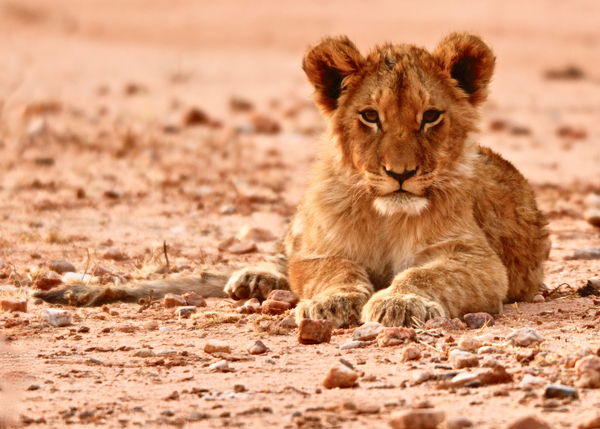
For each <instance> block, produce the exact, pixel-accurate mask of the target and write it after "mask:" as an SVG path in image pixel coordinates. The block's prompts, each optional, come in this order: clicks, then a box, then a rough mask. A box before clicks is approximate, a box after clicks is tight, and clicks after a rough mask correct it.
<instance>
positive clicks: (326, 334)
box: [298, 319, 333, 344]
mask: <svg viewBox="0 0 600 429" xmlns="http://www.w3.org/2000/svg"><path fill="white" fill-rule="evenodd" d="M332 332H333V323H331V322H330V321H329V320H323V319H317V320H313V319H302V321H301V322H300V324H299V325H298V342H299V343H300V344H319V343H328V342H329V341H330V340H331V334H332Z"/></svg>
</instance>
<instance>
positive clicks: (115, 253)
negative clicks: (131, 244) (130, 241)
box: [101, 247, 127, 261]
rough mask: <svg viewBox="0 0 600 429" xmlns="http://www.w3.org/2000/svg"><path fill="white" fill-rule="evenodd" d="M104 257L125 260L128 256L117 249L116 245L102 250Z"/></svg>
mask: <svg viewBox="0 0 600 429" xmlns="http://www.w3.org/2000/svg"><path fill="white" fill-rule="evenodd" d="M101 258H102V259H108V260H111V261H124V260H126V259H127V256H126V255H125V254H124V253H123V252H121V251H120V250H119V249H115V248H114V247H109V248H108V249H105V250H104V252H102V256H101Z"/></svg>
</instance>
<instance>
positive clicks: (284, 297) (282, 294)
mask: <svg viewBox="0 0 600 429" xmlns="http://www.w3.org/2000/svg"><path fill="white" fill-rule="evenodd" d="M269 299H272V300H274V301H281V302H287V303H289V304H290V306H291V307H292V308H293V307H295V306H296V305H298V303H299V302H300V298H298V297H297V296H296V295H295V294H294V292H292V291H289V290H283V289H275V290H274V291H272V292H271V293H270V294H269V296H268V297H267V300H269Z"/></svg>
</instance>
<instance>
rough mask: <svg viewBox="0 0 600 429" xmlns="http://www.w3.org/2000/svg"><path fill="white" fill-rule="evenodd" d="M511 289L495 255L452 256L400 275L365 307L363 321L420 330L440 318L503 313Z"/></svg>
mask: <svg viewBox="0 0 600 429" xmlns="http://www.w3.org/2000/svg"><path fill="white" fill-rule="evenodd" d="M507 290H508V280H507V274H506V268H505V267H504V266H503V265H502V263H501V262H500V260H499V259H498V257H497V256H496V255H495V254H491V253H490V254H487V255H485V256H482V255H478V256H476V257H474V256H473V255H467V254H448V255H445V256H443V257H439V258H438V259H436V260H434V261H433V262H430V263H428V264H426V265H423V266H421V267H415V268H409V269H407V270H406V271H403V272H401V273H400V274H398V275H397V276H396V277H395V278H394V280H393V282H392V284H391V286H390V287H388V288H386V289H383V290H381V291H379V292H377V293H376V294H374V295H373V297H372V298H371V299H370V300H369V302H368V303H367V304H366V305H365V307H364V309H363V320H364V321H366V322H370V321H375V322H379V323H381V324H383V325H385V326H418V325H420V324H422V323H423V322H425V321H426V320H428V319H431V318H434V317H438V316H445V317H451V318H454V317H461V316H463V315H464V314H466V313H471V312H479V311H484V312H488V313H492V314H494V313H499V312H500V311H501V310H502V301H503V299H504V297H505V296H506V292H507Z"/></svg>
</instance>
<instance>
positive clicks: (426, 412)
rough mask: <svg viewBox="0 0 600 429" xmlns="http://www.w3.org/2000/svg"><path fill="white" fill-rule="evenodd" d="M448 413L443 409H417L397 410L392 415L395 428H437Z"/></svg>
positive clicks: (392, 425) (391, 418) (391, 420)
mask: <svg viewBox="0 0 600 429" xmlns="http://www.w3.org/2000/svg"><path fill="white" fill-rule="evenodd" d="M445 418H446V415H445V413H444V412H443V411H441V410H432V409H415V410H405V411H396V412H395V413H392V415H391V416H390V426H391V427H392V428H393V429H435V428H437V426H438V425H439V424H440V423H442V422H443V421H444V419H445Z"/></svg>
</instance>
